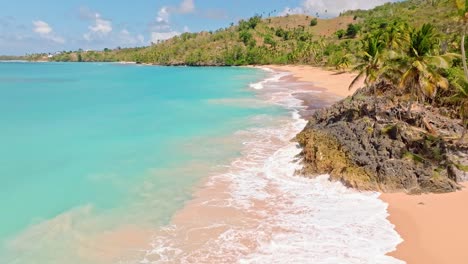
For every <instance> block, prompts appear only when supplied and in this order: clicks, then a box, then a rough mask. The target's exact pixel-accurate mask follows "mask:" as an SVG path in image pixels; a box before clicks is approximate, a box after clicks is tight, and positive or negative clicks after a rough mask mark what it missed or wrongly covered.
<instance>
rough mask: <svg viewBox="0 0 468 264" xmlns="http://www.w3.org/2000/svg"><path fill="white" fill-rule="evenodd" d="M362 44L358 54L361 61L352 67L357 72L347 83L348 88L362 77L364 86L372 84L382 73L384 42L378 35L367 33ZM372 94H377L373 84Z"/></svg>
mask: <svg viewBox="0 0 468 264" xmlns="http://www.w3.org/2000/svg"><path fill="white" fill-rule="evenodd" d="M362 45H363V48H362V53H361V54H360V55H359V59H360V60H361V63H360V64H358V65H357V66H356V67H354V70H355V71H358V72H359V73H358V75H357V76H356V78H354V80H353V81H352V82H351V84H350V85H349V89H350V90H351V89H352V88H353V87H354V86H355V85H356V83H357V82H358V81H359V80H362V79H363V78H364V84H365V85H366V87H370V86H372V85H374V84H375V83H376V82H377V81H378V80H379V78H380V76H381V75H382V70H383V61H382V52H383V49H384V47H385V43H384V42H382V41H381V38H380V36H379V35H369V36H367V37H366V38H365V39H364V40H363V41H362ZM374 95H375V96H377V91H376V88H375V86H374Z"/></svg>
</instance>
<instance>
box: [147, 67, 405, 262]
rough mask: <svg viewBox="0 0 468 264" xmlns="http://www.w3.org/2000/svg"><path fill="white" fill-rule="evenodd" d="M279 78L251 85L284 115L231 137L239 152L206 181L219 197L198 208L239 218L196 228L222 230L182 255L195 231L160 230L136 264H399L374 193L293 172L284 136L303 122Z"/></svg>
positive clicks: (293, 154) (291, 149)
mask: <svg viewBox="0 0 468 264" xmlns="http://www.w3.org/2000/svg"><path fill="white" fill-rule="evenodd" d="M280 76H285V75H284V73H281V74H280V73H272V76H270V77H269V78H267V79H265V80H264V81H262V82H259V83H257V84H258V86H257V87H260V86H261V87H262V89H263V90H262V91H261V92H259V97H261V98H263V99H264V100H266V101H268V102H269V103H271V104H276V105H281V106H282V107H285V108H287V109H288V110H289V115H288V116H284V117H282V118H277V117H274V118H275V120H271V119H272V118H273V117H270V116H258V117H256V120H255V122H258V123H259V126H258V127H257V128H251V129H248V130H244V131H239V132H237V134H236V136H237V137H239V138H242V139H243V144H244V148H243V151H242V155H241V156H240V157H239V158H237V159H236V160H234V161H233V162H232V163H231V164H230V166H229V167H228V169H227V171H226V172H225V173H221V174H219V175H215V176H212V177H210V179H209V181H208V182H207V184H206V186H214V185H216V184H219V183H220V182H227V183H229V184H228V186H229V187H228V189H227V190H226V191H224V192H222V193H223V194H226V193H227V195H224V196H220V197H219V198H217V199H214V198H213V197H210V199H208V200H207V201H205V202H203V203H201V204H200V205H201V206H209V207H210V208H220V210H221V208H226V207H229V208H232V209H233V210H237V211H238V212H242V218H241V221H238V222H235V221H230V219H229V218H228V217H227V216H226V218H221V219H213V220H212V221H211V222H210V225H209V226H204V227H198V229H200V228H205V229H206V230H214V229H212V228H216V230H218V229H219V230H222V231H220V232H217V233H216V234H217V235H215V236H213V237H211V238H209V239H208V240H207V241H206V242H205V243H203V244H201V245H199V246H197V247H196V248H192V249H191V250H190V251H185V250H184V247H186V246H187V245H188V244H190V241H188V240H186V239H185V240H183V241H176V238H177V237H185V238H187V237H189V232H193V231H194V230H195V228H188V231H187V229H184V227H183V226H180V225H179V226H177V224H175V225H173V226H170V227H167V228H166V229H165V230H164V232H163V234H161V235H159V236H156V237H155V240H154V244H153V249H152V250H149V251H148V252H147V257H146V258H145V259H144V260H143V262H142V263H172V262H174V261H175V262H177V263H318V264H320V263H324V264H325V263H326V264H328V263H329V264H336V263H356V264H357V263H362V264H364V263H373V264H374V263H382V264H384V263H385V264H394V263H395V264H397V263H404V262H402V261H400V260H397V259H395V258H392V257H390V256H387V255H386V253H388V252H391V251H393V250H394V249H395V248H396V246H397V245H398V244H399V243H400V242H401V241H402V240H401V238H400V236H399V235H398V234H397V233H396V231H395V230H394V226H393V225H392V224H391V223H390V222H389V221H388V220H387V216H388V214H387V204H385V203H384V202H383V201H381V200H380V199H378V196H379V193H377V192H358V191H355V190H352V189H348V188H346V187H345V186H343V185H342V184H341V183H339V182H331V181H329V177H328V175H322V176H319V177H315V178H304V177H298V176H296V175H295V172H296V171H297V170H299V169H300V168H301V164H300V160H298V158H297V156H298V154H299V153H300V151H301V150H300V148H299V147H298V146H297V144H296V143H294V142H291V139H292V138H294V136H295V135H296V134H297V133H298V132H299V131H301V129H303V127H304V126H305V124H306V121H305V120H304V119H302V118H301V117H300V115H299V114H298V111H300V110H301V108H302V107H303V106H301V104H302V102H301V101H300V100H298V99H296V98H295V97H294V96H293V95H294V93H296V92H298V91H297V89H295V88H294V86H291V85H289V84H287V83H284V82H282V81H281V77H280ZM252 88H254V89H257V88H255V87H253V86H252ZM299 92H301V91H299ZM302 92H303V91H302ZM273 121H274V122H273ZM263 123H269V124H272V125H268V126H261V124H263ZM207 188H208V187H207ZM200 205H198V206H200Z"/></svg>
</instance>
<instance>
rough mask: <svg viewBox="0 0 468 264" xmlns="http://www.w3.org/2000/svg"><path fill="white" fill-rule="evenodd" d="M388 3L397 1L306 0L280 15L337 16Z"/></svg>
mask: <svg viewBox="0 0 468 264" xmlns="http://www.w3.org/2000/svg"><path fill="white" fill-rule="evenodd" d="M387 2H396V0H390V1H389V0H353V1H349V0H304V1H303V2H302V5H301V6H300V7H295V8H285V9H284V10H283V11H282V12H281V13H280V15H286V14H304V13H308V14H316V13H318V14H326V15H330V16H337V15H338V14H339V13H341V12H344V11H347V10H355V9H371V8H374V7H376V6H378V5H382V4H385V3H387Z"/></svg>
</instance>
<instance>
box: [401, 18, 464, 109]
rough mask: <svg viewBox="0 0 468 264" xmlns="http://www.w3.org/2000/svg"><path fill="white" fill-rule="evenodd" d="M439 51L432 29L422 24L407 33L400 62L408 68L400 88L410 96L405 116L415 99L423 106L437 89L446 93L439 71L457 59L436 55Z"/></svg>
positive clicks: (447, 84) (444, 80)
mask: <svg viewBox="0 0 468 264" xmlns="http://www.w3.org/2000/svg"><path fill="white" fill-rule="evenodd" d="M438 47H439V40H438V36H437V34H436V32H435V29H434V27H433V26H432V25H430V24H424V25H423V26H422V27H421V28H420V29H419V30H413V31H412V32H411V33H410V40H409V46H408V51H407V57H406V58H404V59H402V62H403V64H402V65H407V68H406V69H405V70H404V72H403V74H402V77H401V81H400V87H401V88H406V89H408V90H409V92H410V94H411V98H410V101H409V104H408V115H410V113H411V107H412V104H413V102H414V100H415V99H416V100H421V101H423V102H424V101H425V100H426V99H428V98H429V99H432V98H434V96H435V95H436V93H437V89H438V88H441V89H447V88H448V86H449V82H448V80H447V79H446V78H445V77H444V76H443V75H442V74H441V71H440V70H441V69H447V68H449V67H450V65H451V61H452V60H453V59H454V58H455V57H456V55H455V54H444V55H437V53H436V51H437V48H438Z"/></svg>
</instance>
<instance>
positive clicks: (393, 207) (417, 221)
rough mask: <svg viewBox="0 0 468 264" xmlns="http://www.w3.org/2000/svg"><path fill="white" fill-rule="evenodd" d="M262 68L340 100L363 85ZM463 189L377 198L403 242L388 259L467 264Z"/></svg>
mask: <svg viewBox="0 0 468 264" xmlns="http://www.w3.org/2000/svg"><path fill="white" fill-rule="evenodd" d="M262 68H269V69H273V70H275V71H286V72H289V73H291V76H292V77H293V78H294V79H296V80H298V81H300V82H305V83H309V84H312V87H313V90H316V88H319V89H322V88H324V91H325V92H326V93H331V94H334V95H336V96H337V97H340V99H342V98H345V97H346V96H349V95H352V94H353V93H354V91H355V89H356V88H357V87H361V86H362V85H363V82H361V83H358V84H357V85H356V87H355V89H353V90H351V91H350V90H349V89H348V85H349V83H351V81H352V80H353V79H354V78H355V76H356V74H353V73H337V72H333V71H327V70H325V69H320V68H316V67H312V66H298V65H288V66H282V65H265V66H264V67H262ZM339 77H340V78H339ZM317 79H320V81H316V80H317ZM297 98H298V99H301V100H303V101H304V104H305V105H306V106H308V107H310V104H311V103H314V102H308V101H307V97H304V98H301V97H297ZM336 101H338V100H335V102H336ZM332 103H334V102H332ZM322 106H323V105H321V106H318V107H322ZM311 111H313V109H311ZM463 186H464V187H465V188H464V189H462V190H461V191H457V192H454V193H446V194H423V195H409V194H405V193H383V194H381V196H380V197H379V198H380V199H381V200H382V201H384V202H385V203H387V204H388V209H387V212H388V214H389V216H388V219H389V221H390V222H391V223H392V224H393V225H394V226H395V230H396V231H397V232H398V234H400V236H401V237H402V238H403V239H404V241H403V242H402V243H400V244H399V245H398V246H397V248H396V249H395V250H394V251H393V252H390V253H388V255H389V256H392V257H395V258H397V259H400V260H403V261H406V263H408V264H419V263H428V264H431V263H433V264H439V263H453V264H458V263H460V264H464V263H466V260H467V259H468V251H466V250H464V249H465V248H464V246H465V245H467V244H468V225H467V223H468V212H463V208H464V207H465V206H466V204H467V203H468V188H467V187H468V183H465V184H463Z"/></svg>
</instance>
